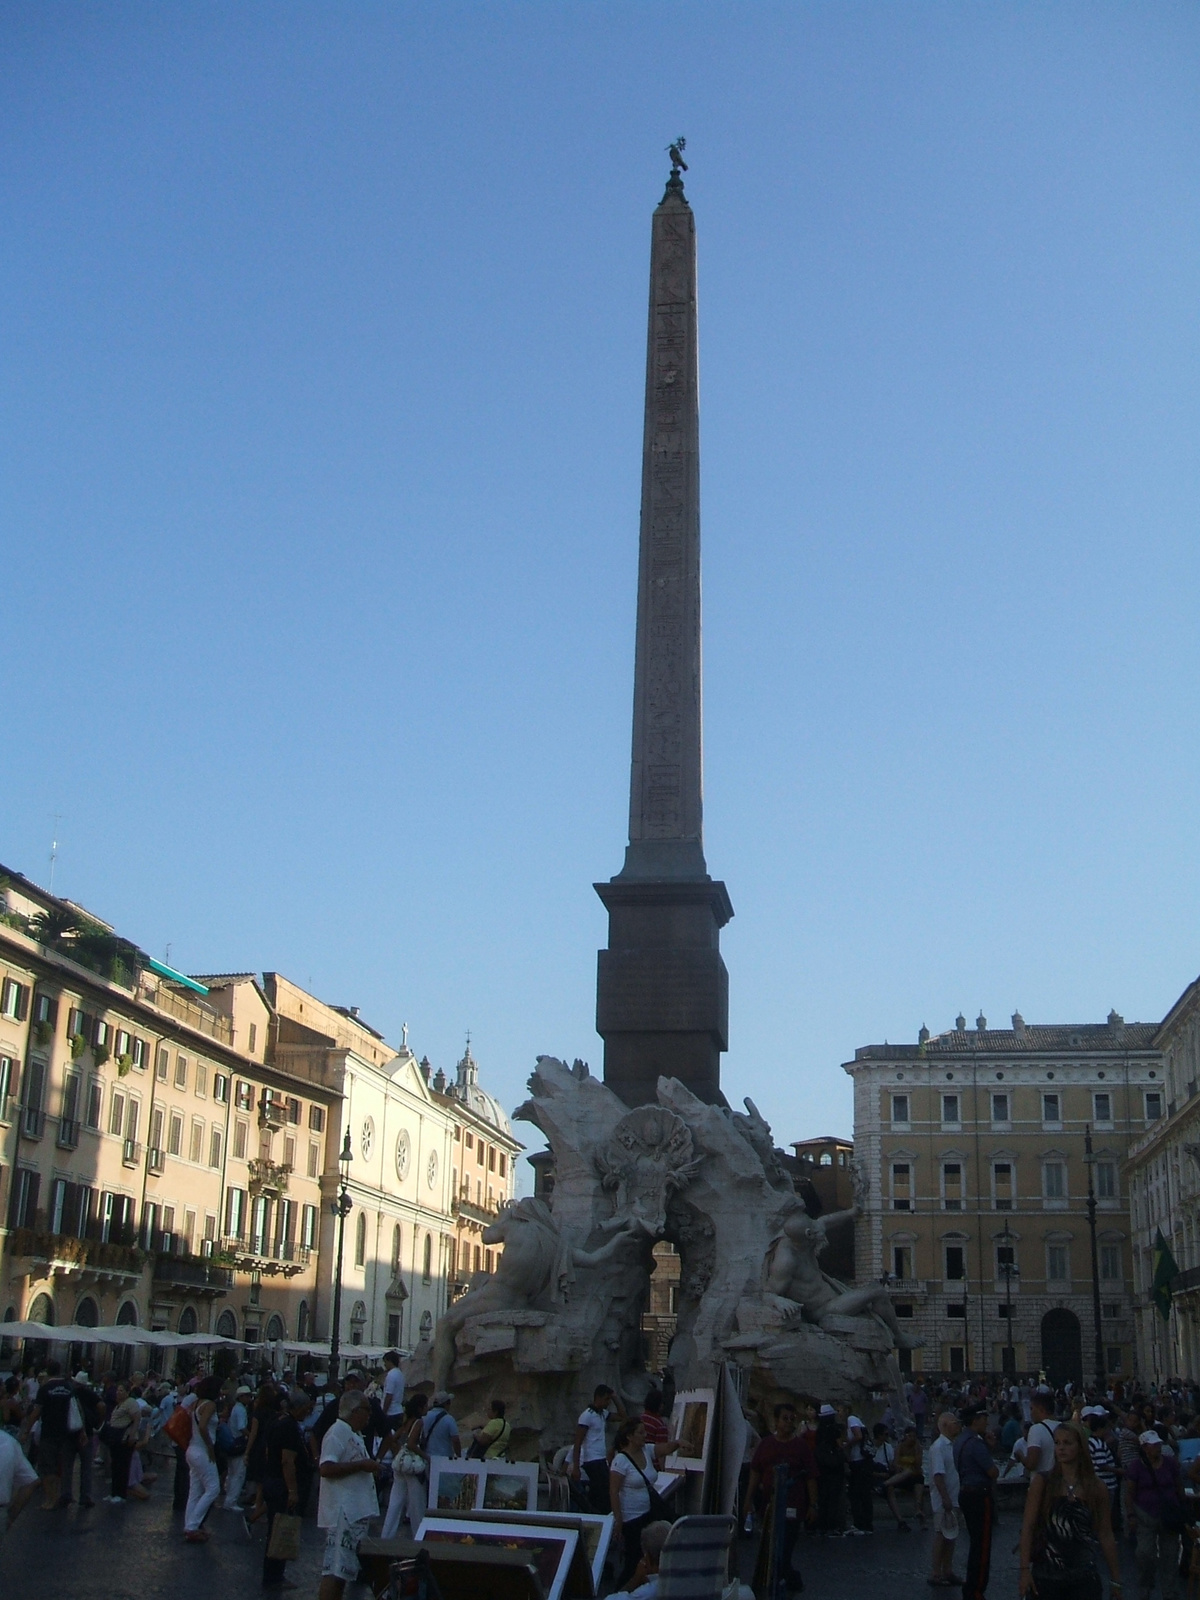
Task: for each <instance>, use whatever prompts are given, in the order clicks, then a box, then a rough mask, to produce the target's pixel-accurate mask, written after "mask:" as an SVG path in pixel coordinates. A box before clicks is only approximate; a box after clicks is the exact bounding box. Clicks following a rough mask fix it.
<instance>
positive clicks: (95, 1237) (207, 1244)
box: [0, 873, 331, 1343]
mask: <svg viewBox="0 0 1200 1600" xmlns="http://www.w3.org/2000/svg"><path fill="white" fill-rule="evenodd" d="M4 878H5V888H4V891H3V906H2V907H0V1000H3V1002H4V1009H3V1015H0V1218H2V1219H3V1223H4V1226H3V1228H2V1229H0V1319H2V1320H3V1321H13V1320H21V1319H29V1320H32V1321H37V1322H44V1323H53V1324H59V1325H61V1324H66V1323H77V1324H82V1325H85V1326H97V1325H102V1324H110V1323H114V1322H115V1323H124V1324H129V1325H133V1326H138V1327H147V1328H162V1329H171V1330H173V1331H178V1332H183V1333H187V1332H197V1331H203V1332H210V1331H215V1332H219V1333H223V1334H227V1335H229V1336H230V1337H237V1338H243V1339H246V1340H248V1341H250V1342H252V1343H253V1342H257V1341H258V1340H260V1339H266V1338H282V1337H292V1338H295V1337H304V1336H305V1333H306V1331H307V1328H308V1327H309V1326H310V1325H311V1307H312V1304H313V1298H314V1295H315V1290H316V1262H315V1247H316V1242H317V1235H318V1225H319V1209H320V1205H321V1187H320V1173H321V1171H322V1170H323V1168H324V1140H325V1130H326V1127H327V1124H328V1121H329V1117H330V1102H331V1097H330V1095H329V1094H328V1093H326V1092H325V1091H324V1090H323V1089H321V1088H320V1087H319V1086H316V1085H306V1086H304V1087H303V1090H301V1089H300V1086H298V1085H297V1084H296V1083H295V1082H294V1081H292V1080H291V1079H290V1078H289V1077H287V1076H286V1075H285V1074H283V1073H281V1072H280V1071H279V1070H278V1069H277V1068H276V1067H274V1066H273V1065H271V1064H270V1063H269V1061H268V1060H267V1052H268V1048H269V1041H270V1023H271V1015H270V1011H269V1008H268V1007H267V1004H266V1001H265V998H264V996H263V994H262V992H261V991H260V990H257V989H256V988H255V987H254V985H253V984H252V983H249V984H247V985H246V987H245V991H244V992H242V993H239V992H237V990H236V988H235V987H234V986H233V985H231V984H230V983H229V982H228V980H213V982H212V984H211V985H209V984H205V983H202V982H199V981H197V980H194V979H191V978H188V977H186V976H184V975H183V974H181V973H174V972H172V970H171V969H170V968H168V967H166V966H164V965H163V964H161V963H157V962H151V963H149V964H148V965H147V964H145V962H144V959H143V958H142V957H141V956H140V954H139V953H138V952H137V951H136V950H135V949H134V947H132V946H130V945H129V944H128V943H127V942H126V941H123V940H121V939H119V938H118V937H117V936H116V935H115V934H114V932H113V930H112V929H111V928H110V927H108V926H107V925H106V924H103V923H101V922H100V921H99V919H97V918H95V917H94V916H93V915H92V914H91V913H88V912H85V911H83V910H82V908H80V907H75V906H72V905H71V904H70V903H69V902H66V901H63V900H59V899H56V898H55V897H54V896H52V895H49V894H46V893H45V892H44V891H42V890H40V889H39V888H37V886H35V885H33V884H31V883H29V882H28V880H26V879H23V878H21V877H20V876H19V875H18V874H15V873H6V874H4ZM72 925H74V926H75V927H76V929H79V928H82V930H83V931H82V932H81V933H77V934H76V935H74V936H72V934H71V933H70V931H69V930H70V929H71V927H72ZM68 952H71V953H68ZM312 1147H315V1148H316V1150H317V1151H318V1155H317V1157H316V1162H315V1165H316V1171H315V1172H313V1171H311V1168H312V1165H313V1159H312V1157H311V1156H309V1155H305V1156H304V1157H300V1156H296V1155H294V1154H293V1152H294V1151H295V1150H296V1149H304V1148H309V1149H311V1148H312Z"/></svg>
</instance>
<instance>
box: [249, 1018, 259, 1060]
mask: <svg viewBox="0 0 1200 1600" xmlns="http://www.w3.org/2000/svg"><path fill="white" fill-rule="evenodd" d="M257 1049H258V1023H257V1022H252V1023H251V1024H250V1054H251V1055H253V1054H254V1052H255V1051H256V1050H257Z"/></svg>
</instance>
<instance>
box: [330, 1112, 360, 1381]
mask: <svg viewBox="0 0 1200 1600" xmlns="http://www.w3.org/2000/svg"><path fill="white" fill-rule="evenodd" d="M352 1160H353V1156H352V1154H351V1150H350V1130H349V1128H347V1129H346V1139H345V1142H344V1144H343V1145H342V1153H341V1155H340V1156H338V1192H337V1198H336V1199H335V1200H334V1201H333V1202H332V1203H331V1206H330V1209H331V1210H332V1212H333V1214H334V1216H335V1217H336V1218H337V1219H338V1241H337V1260H336V1261H335V1263H334V1268H333V1313H332V1321H331V1324H330V1331H329V1381H330V1383H336V1382H337V1375H338V1351H339V1347H340V1345H341V1336H342V1250H343V1249H344V1248H345V1244H346V1218H347V1217H348V1216H349V1215H350V1213H351V1211H353V1210H354V1202H353V1201H352V1200H351V1198H350V1194H349V1191H348V1189H347V1187H346V1186H347V1184H348V1183H349V1181H350V1162H351V1161H352Z"/></svg>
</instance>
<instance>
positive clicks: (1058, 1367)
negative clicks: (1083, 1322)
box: [1042, 1306, 1083, 1389]
mask: <svg viewBox="0 0 1200 1600" xmlns="http://www.w3.org/2000/svg"><path fill="white" fill-rule="evenodd" d="M1042 1366H1043V1368H1044V1369H1045V1373H1046V1382H1047V1383H1049V1384H1051V1385H1052V1386H1053V1387H1054V1388H1056V1389H1057V1388H1058V1387H1059V1386H1060V1385H1061V1384H1064V1383H1067V1382H1073V1383H1082V1382H1083V1334H1082V1333H1081V1331H1080V1327H1079V1318H1078V1317H1077V1316H1076V1315H1075V1313H1074V1312H1073V1311H1068V1310H1066V1308H1065V1307H1063V1306H1058V1307H1056V1308H1055V1309H1054V1310H1053V1311H1047V1313H1046V1315H1045V1316H1044V1317H1043V1318H1042Z"/></svg>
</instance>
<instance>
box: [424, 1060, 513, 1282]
mask: <svg viewBox="0 0 1200 1600" xmlns="http://www.w3.org/2000/svg"><path fill="white" fill-rule="evenodd" d="M421 1068H422V1071H423V1072H424V1074H425V1080H426V1082H430V1077H429V1070H430V1069H429V1061H428V1058H427V1059H426V1060H424V1061H422V1063H421ZM432 1088H433V1096H434V1100H435V1101H436V1102H437V1104H438V1105H440V1106H442V1107H443V1109H444V1110H445V1111H446V1113H447V1115H448V1116H449V1117H450V1119H451V1122H452V1123H453V1126H454V1145H453V1150H452V1153H451V1171H450V1210H451V1212H452V1214H453V1217H454V1234H453V1237H452V1239H451V1241H450V1287H449V1298H450V1299H451V1300H453V1299H456V1298H457V1297H458V1296H459V1295H461V1294H465V1293H466V1291H467V1290H468V1289H469V1288H470V1286H471V1279H472V1278H473V1277H474V1276H475V1274H476V1273H477V1272H493V1271H494V1270H495V1267H496V1263H497V1262H498V1261H499V1259H500V1256H501V1254H502V1253H503V1247H502V1246H501V1245H496V1244H491V1245H488V1244H485V1243H484V1242H483V1230H484V1229H485V1228H486V1227H488V1226H489V1224H491V1223H493V1222H494V1221H495V1220H496V1218H497V1216H499V1214H500V1208H501V1206H504V1205H507V1204H508V1202H509V1201H510V1200H513V1199H515V1198H516V1193H517V1174H516V1163H517V1158H518V1157H519V1156H520V1154H521V1151H522V1150H523V1149H524V1146H523V1145H522V1144H521V1143H520V1142H519V1141H518V1140H517V1139H516V1138H515V1137H514V1135H513V1131H512V1123H511V1122H510V1121H509V1120H508V1116H507V1114H506V1113H505V1110H504V1108H503V1106H502V1105H501V1104H500V1102H499V1101H498V1100H496V1099H495V1097H494V1096H492V1095H490V1094H488V1092H487V1091H486V1090H485V1089H483V1088H481V1086H480V1083H479V1064H478V1062H477V1061H476V1060H475V1057H474V1056H473V1055H472V1054H471V1041H470V1039H469V1038H468V1040H467V1048H466V1050H465V1051H464V1052H463V1056H462V1059H461V1060H460V1061H459V1063H458V1066H457V1068H456V1069H455V1077H454V1082H453V1083H450V1082H448V1081H447V1078H446V1075H445V1073H444V1072H442V1071H441V1069H440V1068H439V1069H438V1071H437V1072H435V1073H434V1074H433V1078H432Z"/></svg>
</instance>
